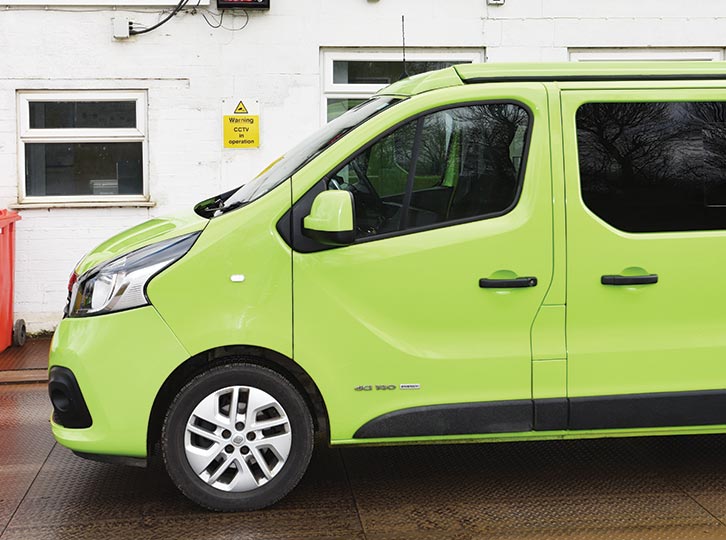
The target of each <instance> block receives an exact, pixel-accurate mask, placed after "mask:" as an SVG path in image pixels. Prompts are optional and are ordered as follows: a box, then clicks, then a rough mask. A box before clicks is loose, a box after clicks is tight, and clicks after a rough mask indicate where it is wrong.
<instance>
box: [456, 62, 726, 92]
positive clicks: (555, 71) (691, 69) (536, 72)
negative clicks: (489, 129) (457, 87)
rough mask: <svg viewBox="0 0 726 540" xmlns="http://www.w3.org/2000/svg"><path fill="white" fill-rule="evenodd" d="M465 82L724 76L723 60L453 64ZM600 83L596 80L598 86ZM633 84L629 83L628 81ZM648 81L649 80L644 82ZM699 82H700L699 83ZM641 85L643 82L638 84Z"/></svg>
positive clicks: (725, 69) (725, 71)
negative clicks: (646, 76)
mask: <svg viewBox="0 0 726 540" xmlns="http://www.w3.org/2000/svg"><path fill="white" fill-rule="evenodd" d="M451 69H455V70H456V72H457V73H458V74H459V77H460V78H461V79H462V80H463V81H464V82H468V81H472V80H475V79H487V78H517V77H546V78H549V79H552V80H557V79H558V78H560V79H561V78H565V77H572V76H597V77H600V76H607V77H612V78H614V79H617V77H619V76H620V77H627V76H642V75H655V76H657V75H666V76H667V75H673V74H678V75H725V74H726V67H725V64H724V62H703V61H701V62H698V61H695V62H693V61H692V62H678V61H673V62H647V61H643V62H570V63H547V62H538V63H524V62H522V63H501V64H500V63H491V64H460V65H457V66H454V67H453V68H451ZM601 84H602V83H597V85H601ZM631 84H632V83H631ZM646 84H650V83H646ZM699 84H701V83H699ZM641 86H642V85H641Z"/></svg>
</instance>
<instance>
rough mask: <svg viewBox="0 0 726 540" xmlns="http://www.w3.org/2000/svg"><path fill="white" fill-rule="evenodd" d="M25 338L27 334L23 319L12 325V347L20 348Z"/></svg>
mask: <svg viewBox="0 0 726 540" xmlns="http://www.w3.org/2000/svg"><path fill="white" fill-rule="evenodd" d="M27 337H28V334H27V332H26V330H25V321H24V320H23V319H18V320H17V321H15V324H14V325H13V345H15V346H16V347H22V346H23V345H25V339H26V338H27Z"/></svg>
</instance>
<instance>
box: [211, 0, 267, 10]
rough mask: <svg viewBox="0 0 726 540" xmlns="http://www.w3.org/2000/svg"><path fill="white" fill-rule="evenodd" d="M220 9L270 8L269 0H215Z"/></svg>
mask: <svg viewBox="0 0 726 540" xmlns="http://www.w3.org/2000/svg"><path fill="white" fill-rule="evenodd" d="M217 7H218V8H220V9H235V8H239V9H270V0H217Z"/></svg>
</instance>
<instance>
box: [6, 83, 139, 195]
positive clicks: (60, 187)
mask: <svg viewBox="0 0 726 540" xmlns="http://www.w3.org/2000/svg"><path fill="white" fill-rule="evenodd" d="M18 104H19V118H20V134H19V135H20V137H19V140H20V144H19V151H18V157H19V159H18V161H19V167H20V190H19V192H20V202H21V203H27V204H32V203H41V204H42V203H73V202H79V203H88V202H123V201H126V202H134V201H137V202H138V201H146V200H148V185H147V140H146V93H145V92H143V91H136V92H128V91H125V92H115V91H108V92H105V91H96V92H90V91H89V92H75V91H74V92H65V91H58V92H21V93H19V94H18Z"/></svg>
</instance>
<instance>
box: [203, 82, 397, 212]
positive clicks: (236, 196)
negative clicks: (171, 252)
mask: <svg viewBox="0 0 726 540" xmlns="http://www.w3.org/2000/svg"><path fill="white" fill-rule="evenodd" d="M396 101H398V98H393V97H390V96H380V97H374V98H372V99H370V100H368V101H366V102H364V103H361V104H360V105H358V106H357V107H355V108H353V109H351V110H349V111H348V112H346V113H345V114H343V115H342V116H339V117H338V118H336V119H335V120H333V121H332V122H330V123H328V124H326V125H325V126H323V127H322V128H321V129H320V130H318V131H317V132H316V133H313V134H312V135H311V136H309V137H308V138H306V139H305V140H304V141H302V142H301V143H300V144H298V145H297V146H295V147H294V148H293V149H292V150H290V151H289V152H287V153H286V154H285V155H283V156H282V157H281V158H279V159H278V160H277V161H275V162H273V164H272V165H271V166H270V167H268V168H267V169H265V170H264V171H263V172H262V173H261V174H259V175H258V176H257V177H256V178H254V179H253V180H251V181H250V182H248V183H246V184H244V185H243V186H241V187H239V188H235V189H233V190H231V191H228V192H226V193H222V194H221V195H217V196H216V197H212V198H211V199H207V200H205V201H202V202H201V203H199V204H198V205H197V206H196V207H195V208H194V209H195V211H196V212H197V213H198V214H199V215H201V216H203V217H207V218H209V217H216V216H218V215H220V214H223V213H224V212H227V211H229V210H233V209H235V208H239V207H240V206H244V205H245V204H248V203H250V202H252V201H254V200H256V199H259V198H260V197H262V196H263V195H265V194H266V193H268V192H269V191H271V190H272V189H274V188H275V187H277V186H279V185H280V184H281V183H283V182H284V181H285V180H287V179H288V178H290V176H292V175H293V174H294V173H295V172H296V171H297V170H299V169H300V168H301V167H302V166H303V165H305V164H306V163H308V162H309V161H310V160H311V159H313V158H314V157H315V156H317V155H318V154H319V153H320V152H322V151H323V150H325V149H326V148H327V147H329V146H330V145H332V144H333V143H334V142H335V141H337V140H338V139H340V137H342V136H343V135H345V134H346V133H347V132H348V131H350V130H351V129H353V128H355V127H356V126H358V125H360V124H362V123H363V122H365V121H366V120H368V119H369V118H371V117H372V116H374V115H375V114H377V113H379V112H380V111H382V110H383V109H385V108H387V107H389V106H390V105H392V104H393V103H394V102H396Z"/></svg>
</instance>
